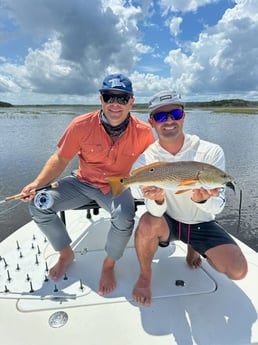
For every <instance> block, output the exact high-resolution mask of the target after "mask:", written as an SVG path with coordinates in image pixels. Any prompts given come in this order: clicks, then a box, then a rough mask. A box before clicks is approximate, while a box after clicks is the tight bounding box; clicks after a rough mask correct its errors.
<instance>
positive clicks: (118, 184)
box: [106, 176, 127, 196]
mask: <svg viewBox="0 0 258 345" xmlns="http://www.w3.org/2000/svg"><path fill="white" fill-rule="evenodd" d="M106 180H107V181H108V183H109V184H110V187H111V191H112V195H113V196H117V195H119V194H121V193H122V192H123V191H124V190H125V189H127V186H126V185H125V184H124V178H123V177H122V176H111V177H107V178H106Z"/></svg>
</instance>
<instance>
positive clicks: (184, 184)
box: [178, 179, 198, 186]
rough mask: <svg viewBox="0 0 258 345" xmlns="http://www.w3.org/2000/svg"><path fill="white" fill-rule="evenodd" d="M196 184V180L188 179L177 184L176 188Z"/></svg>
mask: <svg viewBox="0 0 258 345" xmlns="http://www.w3.org/2000/svg"><path fill="white" fill-rule="evenodd" d="M196 182H198V180H196V179H188V180H184V181H182V182H180V183H178V186H191V185H193V184H195V183H196Z"/></svg>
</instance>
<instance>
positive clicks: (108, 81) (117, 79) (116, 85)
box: [99, 74, 133, 96]
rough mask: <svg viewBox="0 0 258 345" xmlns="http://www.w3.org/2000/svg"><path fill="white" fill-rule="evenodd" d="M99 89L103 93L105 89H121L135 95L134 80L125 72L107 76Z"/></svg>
mask: <svg viewBox="0 0 258 345" xmlns="http://www.w3.org/2000/svg"><path fill="white" fill-rule="evenodd" d="M99 91H100V92H101V93H103V92H105V91H121V92H124V93H128V94H130V95H131V96H133V87H132V82H131V80H130V79H129V78H127V77H126V76H125V75H123V74H110V75H108V76H106V77H105V79H104V80H103V83H102V87H101V89H99Z"/></svg>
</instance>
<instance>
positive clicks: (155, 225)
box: [136, 212, 165, 236]
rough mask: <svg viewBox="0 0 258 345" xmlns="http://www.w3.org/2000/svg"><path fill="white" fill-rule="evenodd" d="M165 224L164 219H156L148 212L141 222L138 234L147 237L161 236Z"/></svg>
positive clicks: (137, 230)
mask: <svg viewBox="0 0 258 345" xmlns="http://www.w3.org/2000/svg"><path fill="white" fill-rule="evenodd" d="M164 222H165V220H164V218H163V217H154V216H152V215H151V214H150V213H149V212H146V213H144V214H143V215H142V216H141V218H140V220H139V223H138V226H137V229H136V233H138V234H142V235H145V236H155V235H156V236H160V232H161V230H162V229H164Z"/></svg>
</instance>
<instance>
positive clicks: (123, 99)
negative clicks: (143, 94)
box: [102, 93, 131, 105]
mask: <svg viewBox="0 0 258 345" xmlns="http://www.w3.org/2000/svg"><path fill="white" fill-rule="evenodd" d="M102 97H103V100H104V102H105V103H115V102H117V103H118V104H121V105H126V104H127V103H128V102H129V99H130V98H131V96H130V95H124V94H123V95H115V94H112V93H103V94H102Z"/></svg>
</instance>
